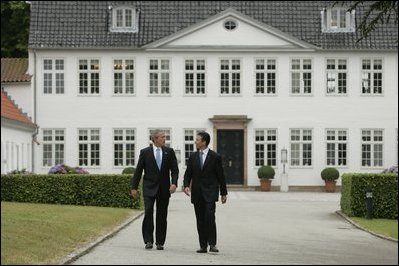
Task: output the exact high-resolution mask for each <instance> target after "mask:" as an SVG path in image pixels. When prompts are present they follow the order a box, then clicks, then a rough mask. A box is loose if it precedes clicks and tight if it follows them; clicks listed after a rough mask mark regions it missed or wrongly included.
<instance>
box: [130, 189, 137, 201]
mask: <svg viewBox="0 0 399 266" xmlns="http://www.w3.org/2000/svg"><path fill="white" fill-rule="evenodd" d="M130 193H131V194H132V197H133V199H135V200H136V199H138V198H139V191H138V190H136V189H132V190H131V192H130Z"/></svg>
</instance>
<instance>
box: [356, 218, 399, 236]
mask: <svg viewBox="0 0 399 266" xmlns="http://www.w3.org/2000/svg"><path fill="white" fill-rule="evenodd" d="M351 219H352V220H353V221H355V222H356V223H357V224H358V225H360V226H362V227H363V228H366V229H368V230H370V231H372V232H374V233H377V234H380V235H385V236H389V237H392V238H395V239H398V220H389V219H365V218H359V217H351Z"/></svg>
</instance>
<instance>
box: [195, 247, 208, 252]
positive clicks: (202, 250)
mask: <svg viewBox="0 0 399 266" xmlns="http://www.w3.org/2000/svg"><path fill="white" fill-rule="evenodd" d="M207 252H208V251H206V248H200V249H199V250H197V253H207Z"/></svg>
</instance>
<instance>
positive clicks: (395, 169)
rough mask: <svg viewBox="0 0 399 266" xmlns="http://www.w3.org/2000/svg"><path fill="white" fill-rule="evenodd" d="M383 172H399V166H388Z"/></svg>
mask: <svg viewBox="0 0 399 266" xmlns="http://www.w3.org/2000/svg"><path fill="white" fill-rule="evenodd" d="M382 173H394V174H398V166H397V165H394V166H391V167H389V168H387V169H384V171H382Z"/></svg>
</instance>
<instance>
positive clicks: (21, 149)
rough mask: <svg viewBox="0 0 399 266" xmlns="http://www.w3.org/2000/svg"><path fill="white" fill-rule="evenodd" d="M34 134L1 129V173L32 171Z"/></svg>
mask: <svg viewBox="0 0 399 266" xmlns="http://www.w3.org/2000/svg"><path fill="white" fill-rule="evenodd" d="M31 147H32V133H30V132H24V131H21V130H17V129H13V128H9V127H4V126H2V127H1V173H2V174H5V173H9V172H11V171H13V170H22V169H26V170H27V171H29V172H31V171H32V148H31Z"/></svg>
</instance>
